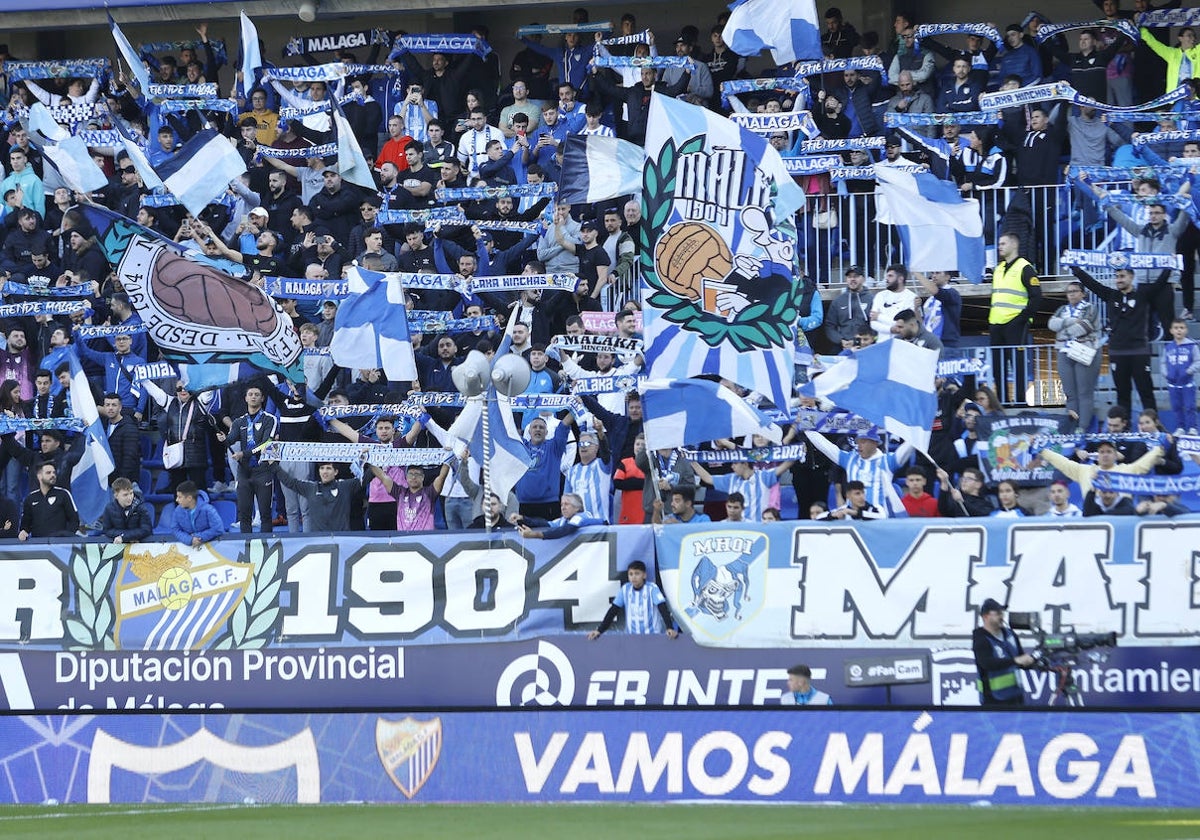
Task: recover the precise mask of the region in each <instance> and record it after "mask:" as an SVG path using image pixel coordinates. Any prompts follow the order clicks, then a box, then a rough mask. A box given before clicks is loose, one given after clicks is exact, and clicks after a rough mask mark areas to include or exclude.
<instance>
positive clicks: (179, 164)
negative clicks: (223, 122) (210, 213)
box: [155, 128, 246, 216]
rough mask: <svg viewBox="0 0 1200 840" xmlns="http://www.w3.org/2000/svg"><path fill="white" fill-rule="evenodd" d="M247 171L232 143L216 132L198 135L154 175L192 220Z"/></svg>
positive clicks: (205, 132) (211, 131)
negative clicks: (156, 175) (185, 209)
mask: <svg viewBox="0 0 1200 840" xmlns="http://www.w3.org/2000/svg"><path fill="white" fill-rule="evenodd" d="M245 171H246V162H245V161H244V160H242V156H241V155H239V154H238V151H237V149H236V148H234V146H233V144H232V143H230V142H229V139H228V138H226V137H223V136H222V135H221V134H219V133H218V132H217V131H216V130H215V129H211V128H206V129H203V130H202V131H197V132H196V133H195V134H193V135H192V136H191V137H190V138H188V141H187V142H186V143H184V144H183V147H182V148H180V149H179V151H177V152H175V154H173V155H171V157H169V158H167V159H166V160H165V161H164V162H163V163H161V164H160V165H159V166H158V168H157V169H155V172H157V173H158V177H159V178H161V179H162V183H163V186H164V187H166V188H167V190H168V191H169V192H170V193H171V194H172V195H174V196H175V197H176V198H178V199H179V203H180V204H182V205H183V206H184V207H186V208H187V209H188V212H189V213H191V214H192V215H193V216H199V215H200V213H201V211H203V210H204V208H205V207H207V206H208V204H209V202H211V201H213V200H214V199H216V198H219V197H220V196H221V195H222V194H224V192H225V190H226V189H228V188H229V183H230V182H231V181H232V180H233V179H234V178H238V177H240V176H241V175H242V174H244V173H245Z"/></svg>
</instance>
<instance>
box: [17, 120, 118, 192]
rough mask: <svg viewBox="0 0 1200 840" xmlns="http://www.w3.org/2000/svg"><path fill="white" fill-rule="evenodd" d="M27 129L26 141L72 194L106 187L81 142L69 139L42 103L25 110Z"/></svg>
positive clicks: (104, 181)
mask: <svg viewBox="0 0 1200 840" xmlns="http://www.w3.org/2000/svg"><path fill="white" fill-rule="evenodd" d="M28 128H29V136H30V139H31V140H32V141H33V142H34V143H35V144H37V146H38V147H39V148H40V149H41V150H42V155H43V156H44V157H45V158H46V160H48V161H50V163H51V164H53V166H54V168H55V169H57V170H58V174H59V175H61V176H62V179H63V183H64V184H66V185H67V186H68V187H70V188H71V189H72V190H73V191H74V192H80V193H90V192H94V191H96V190H99V189H103V188H104V187H106V186H108V178H107V177H105V175H104V173H103V172H101V171H100V167H98V166H96V162H95V161H94V160H92V155H91V152H89V151H88V147H87V146H86V145H85V144H84V142H83V140H82V138H79V137H72V136H71V134H70V133H69V132H68V131H67V130H66V129H65V128H63V127H62V126H61V125H59V124H58V123H56V122H55V121H54V120H53V119H52V118H51V117H50V111H49V109H47V108H46V106H45V105H43V104H42V103H40V102H34V103H33V105H32V106H31V107H30V108H29V126H28Z"/></svg>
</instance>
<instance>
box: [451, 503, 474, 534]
mask: <svg viewBox="0 0 1200 840" xmlns="http://www.w3.org/2000/svg"><path fill="white" fill-rule="evenodd" d="M445 507H446V529H447V530H449V531H464V530H466V529H467V528H470V527H471V522H473V521H474V519H475V517H474V516H472V513H473V512H474V508H475V505H474V504H473V503H472V502H471V500H470V499H468V498H467V497H465V496H451V497H449V498H447V499H446V505H445Z"/></svg>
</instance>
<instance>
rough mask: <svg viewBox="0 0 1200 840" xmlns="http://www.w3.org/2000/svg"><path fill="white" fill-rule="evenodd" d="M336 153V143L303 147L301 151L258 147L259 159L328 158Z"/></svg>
mask: <svg viewBox="0 0 1200 840" xmlns="http://www.w3.org/2000/svg"><path fill="white" fill-rule="evenodd" d="M337 153H338V147H337V143H325V144H323V145H321V146H305V147H304V148H301V149H273V148H271V147H270V146H259V147H258V155H259V157H273V158H307V157H329V156H330V155H336V154H337Z"/></svg>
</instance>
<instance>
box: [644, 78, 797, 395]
mask: <svg viewBox="0 0 1200 840" xmlns="http://www.w3.org/2000/svg"><path fill="white" fill-rule="evenodd" d="M803 203H804V192H803V190H801V189H800V188H799V187H798V186H796V184H795V182H794V181H793V180H792V177H791V176H790V175H789V174H788V173H787V170H786V169H785V168H784V164H783V159H782V158H781V157H780V156H779V153H778V152H777V151H776V150H775V149H773V148H771V146H770V144H769V143H768V142H767V141H766V139H765V138H763V137H761V136H759V135H757V134H754V133H753V132H751V131H747V130H745V129H742V128H740V127H739V126H737V125H735V124H734V123H733V122H731V121H730V120H727V119H725V118H724V117H721V116H718V115H717V114H714V113H713V112H711V111H707V110H705V109H704V108H700V107H697V106H695V105H689V104H687V103H685V102H680V101H678V100H676V99H672V98H671V97H669V96H655V97H653V98H652V99H651V101H650V118H649V124H648V127H647V132H646V162H645V168H644V171H643V179H642V216H643V219H644V223H643V227H642V229H641V232H640V236H641V242H640V245H641V261H642V262H641V267H642V283H643V290H642V291H643V294H642V300H643V307H644V316H643V317H644V320H645V360H646V372H647V374H648V375H649V377H650V378H651V379H687V378H689V377H693V376H701V375H705V374H715V375H718V376H721V377H723V378H725V379H729V380H731V381H733V382H736V383H737V384H739V385H742V386H744V387H746V388H750V389H752V390H754V391H758V392H759V393H761V394H763V395H764V396H766V397H767V398H768V399H769V400H771V402H773V403H774V404H775V405H776V406H778V407H780V408H785V409H786V408H787V406H788V402H789V399H790V397H791V392H792V366H793V354H794V349H793V343H794V338H795V327H796V321H797V319H798V317H799V315H800V314H801V313H800V312H799V306H800V302H801V298H802V296H803V285H802V284H801V283H800V282H799V281H798V280H797V276H798V273H799V269H798V264H797V262H796V228H795V219H794V214H795V212H796V210H797V208H799V207H800V206H801V205H803Z"/></svg>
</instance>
